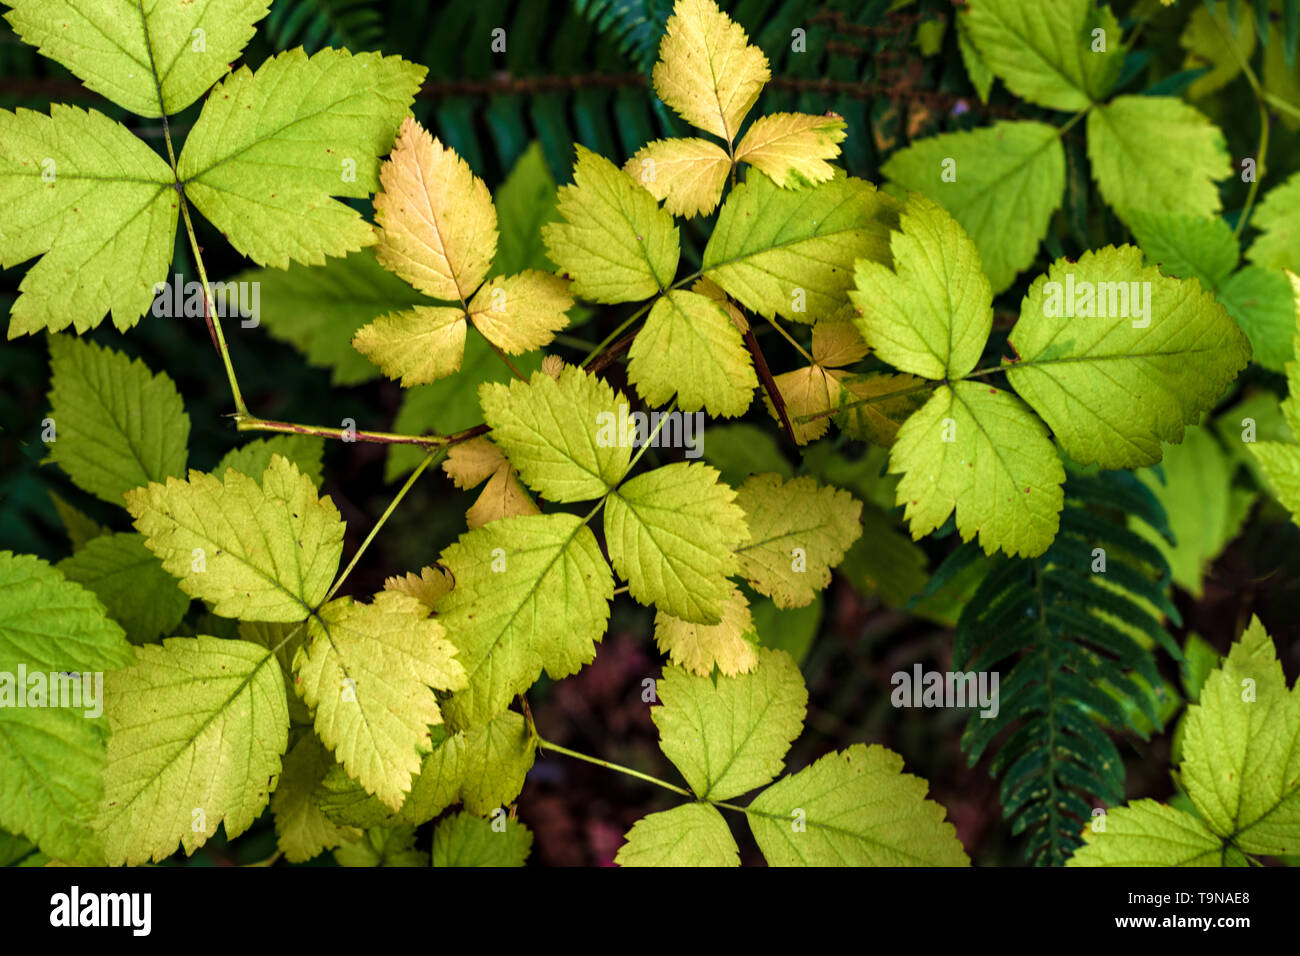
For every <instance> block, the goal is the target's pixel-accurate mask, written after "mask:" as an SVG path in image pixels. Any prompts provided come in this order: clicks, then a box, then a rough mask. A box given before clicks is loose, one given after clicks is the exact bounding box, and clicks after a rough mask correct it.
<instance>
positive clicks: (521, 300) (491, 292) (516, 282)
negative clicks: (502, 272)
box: [469, 269, 573, 355]
mask: <svg viewBox="0 0 1300 956" xmlns="http://www.w3.org/2000/svg"><path fill="white" fill-rule="evenodd" d="M571 308H573V296H571V295H569V285H568V283H567V282H565V281H564V280H563V279H561V278H559V277H557V276H553V275H550V274H549V273H546V272H539V271H537V270H536V269H530V270H529V271H527V272H521V273H519V274H518V275H513V276H509V277H506V278H501V277H498V278H496V279H493V280H492V281H490V282H488V283H487V284H486V285H484V286H483V288H481V289H479V291H478V294H477V295H475V296H474V299H473V301H472V302H470V304H469V317H470V320H471V321H473V323H474V327H475V328H476V329H478V330H479V331H480V332H482V333H483V336H484V338H486V339H487V340H488V341H489V342H492V343H493V344H495V345H496V346H498V347H499V348H500V349H501V350H502V351H503V352H508V353H509V354H511V355H519V354H521V353H523V352H531V351H532V350H533V349H539V348H541V347H542V346H543V345H546V344H547V343H549V342H550V341H551V339H553V338H555V333H556V332H558V331H560V329H562V328H564V327H565V326H567V325H568V324H569V317H568V316H567V315H566V314H565V313H566V312H568V311H569V309H571Z"/></svg>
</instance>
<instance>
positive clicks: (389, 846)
mask: <svg viewBox="0 0 1300 956" xmlns="http://www.w3.org/2000/svg"><path fill="white" fill-rule="evenodd" d="M426 859H427V857H426V856H425V855H424V854H423V853H421V852H420V851H419V850H417V849H415V827H410V826H396V827H378V828H376V829H374V830H367V831H366V832H365V833H364V834H362V836H361V839H360V840H357V841H355V842H353V843H345V844H343V845H342V846H341V847H339V848H338V849H337V850H335V851H334V861H335V862H336V863H338V865H339V866H424V863H425V860H426Z"/></svg>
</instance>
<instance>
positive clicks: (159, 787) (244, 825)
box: [95, 636, 289, 866]
mask: <svg viewBox="0 0 1300 956" xmlns="http://www.w3.org/2000/svg"><path fill="white" fill-rule="evenodd" d="M104 713H105V715H106V716H107V717H108V722H109V725H110V726H111V728H112V731H113V733H112V736H111V737H109V741H108V767H107V769H106V770H105V771H104V799H103V803H102V804H101V807H100V814H99V819H98V821H97V822H96V824H95V829H96V830H97V831H98V832H99V833H100V835H101V836H102V838H103V841H104V855H105V857H106V859H107V860H108V863H109V865H111V866H118V865H120V864H122V863H126V864H129V865H132V866H134V865H136V864H138V863H144V862H146V861H148V860H154V861H155V862H158V861H161V860H163V859H166V858H167V857H168V856H171V854H172V853H174V852H176V845H177V843H180V844H181V845H182V846H183V847H184V848H185V852H186V853H193V852H194V851H195V850H196V849H197V848H198V847H200V846H202V845H203V844H204V843H206V842H207V841H208V840H209V839H210V838H211V837H212V836H213V834H215V833H216V832H217V827H218V826H221V825H222V824H223V823H224V825H225V830H226V833H227V835H228V836H230V837H231V838H232V839H233V838H234V837H237V836H239V834H241V833H243V832H244V831H245V830H247V829H248V827H249V826H251V825H252V823H253V821H254V820H256V819H257V817H258V816H259V815H260V814H261V812H262V810H263V809H264V808H265V807H266V804H267V801H268V800H269V798H270V795H271V790H272V788H273V787H274V784H275V779H276V777H278V776H279V774H280V758H281V757H282V756H283V754H284V751H285V748H286V747H287V746H288V733H289V713H288V710H287V709H286V707H285V696H284V682H283V680H282V679H281V677H280V668H279V665H277V664H276V660H275V657H274V656H273V655H272V654H271V653H270V652H269V651H267V649H266V648H264V647H259V646H258V645H256V644H250V643H248V642H247V641H231V640H219V639H218V638H215V637H202V636H201V637H195V638H181V637H173V638H171V639H169V640H166V641H164V642H163V643H162V644H161V645H156V644H149V645H145V646H144V647H138V648H136V650H135V663H134V664H133V665H132V666H130V667H128V668H126V669H125V670H119V671H111V672H109V673H108V674H107V675H106V677H105V680H104Z"/></svg>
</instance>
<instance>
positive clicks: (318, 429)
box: [236, 416, 488, 448]
mask: <svg viewBox="0 0 1300 956" xmlns="http://www.w3.org/2000/svg"><path fill="white" fill-rule="evenodd" d="M236 427H237V428H238V429H239V431H241V432H282V433H285V434H290V435H316V436H317V437H319V438H335V439H339V440H341V441H352V440H355V441H363V442H370V443H372V444H380V445H420V446H421V447H425V448H446V447H450V446H452V445H459V444H460V443H461V442H464V441H469V439H471V438H477V437H478V436H479V435H485V434H487V432H488V426H487V425H475V426H474V427H473V428H467V429H465V430H464V431H460V432H456V433H455V434H453V435H401V434H398V433H396V432H368V431H356V430H350V429H344V428H326V427H325V426H323V425H299V424H297V423H296V422H277V421H271V420H269V419H265V418H254V417H252V416H247V417H243V418H237V420H236Z"/></svg>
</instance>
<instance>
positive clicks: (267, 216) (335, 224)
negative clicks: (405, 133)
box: [168, 49, 425, 269]
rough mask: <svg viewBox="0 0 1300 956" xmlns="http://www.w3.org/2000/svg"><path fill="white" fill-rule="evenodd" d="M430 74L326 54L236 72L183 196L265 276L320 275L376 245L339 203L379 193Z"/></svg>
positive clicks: (190, 161) (214, 105) (198, 137)
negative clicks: (293, 269)
mask: <svg viewBox="0 0 1300 956" xmlns="http://www.w3.org/2000/svg"><path fill="white" fill-rule="evenodd" d="M424 74H425V69H424V67H420V66H415V65H414V64H411V63H407V62H405V61H404V60H402V59H401V58H399V57H395V56H391V57H385V56H381V55H380V54H378V53H360V54H357V55H355V56H354V55H352V54H351V53H348V52H347V51H345V50H330V49H326V50H321V51H320V52H319V53H317V54H316V55H315V56H312V57H311V58H308V57H307V55H306V54H305V53H304V52H303V51H302V50H301V49H296V50H290V51H288V52H287V53H281V54H279V55H278V56H275V57H272V58H271V59H269V60H267V61H266V62H264V63H263V64H262V65H261V66H260V67H259V68H258V70H257V72H256V73H253V72H251V71H250V70H249V69H248V68H247V67H243V68H242V69H239V70H237V71H235V72H234V73H233V74H232V75H231V76H230V78H229V79H227V80H226V81H225V82H223V83H222V84H221V85H220V86H218V87H217V88H216V89H215V90H213V91H212V94H211V96H209V97H208V99H207V102H206V103H204V106H203V112H202V113H200V114H199V118H198V120H197V121H196V122H195V124H194V128H193V129H192V130H190V134H189V136H188V137H187V138H186V140H185V147H184V149H183V150H182V151H181V156H180V161H179V163H178V164H177V172H178V174H179V176H180V178H181V181H182V182H183V183H184V184H185V195H186V197H187V198H188V199H189V200H190V201H191V202H192V203H194V205H195V206H197V207H198V209H199V211H200V212H201V213H203V215H204V216H205V217H207V219H208V221H209V222H211V223H212V224H213V225H214V226H216V227H217V228H218V229H219V230H220V231H221V232H222V234H224V235H225V237H226V238H227V239H228V240H229V241H230V244H231V245H232V246H234V247H235V249H237V250H238V251H239V252H240V253H241V254H243V255H245V256H247V257H248V258H250V259H252V260H253V261H254V262H256V263H258V265H272V266H275V267H276V268H280V269H287V268H288V267H289V262H290V260H292V261H294V262H301V263H304V264H308V265H320V264H321V263H323V262H324V261H325V257H326V256H342V255H346V254H347V253H349V252H355V251H357V250H358V249H360V248H362V247H363V246H367V245H370V244H371V243H372V242H373V241H374V231H373V230H372V229H371V227H370V225H369V223H367V222H366V221H365V220H364V219H362V218H361V215H360V214H359V213H358V212H357V211H356V210H354V209H352V208H351V207H349V206H347V205H345V204H344V203H342V202H338V201H335V200H333V199H331V197H334V196H337V197H352V198H358V199H364V198H366V197H368V196H369V195H370V193H372V192H374V191H375V189H376V188H377V187H378V171H379V157H380V156H381V155H382V154H383V153H385V152H387V151H388V150H389V149H390V148H391V147H392V145H393V137H394V135H395V134H396V132H397V127H398V124H399V123H400V122H401V120H402V118H403V117H404V116H406V115H407V109H408V107H410V105H411V102H412V100H413V99H414V97H415V92H416V90H418V89H419V86H420V83H421V82H422V81H423V79H424ZM168 245H169V250H170V241H169V243H168Z"/></svg>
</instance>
